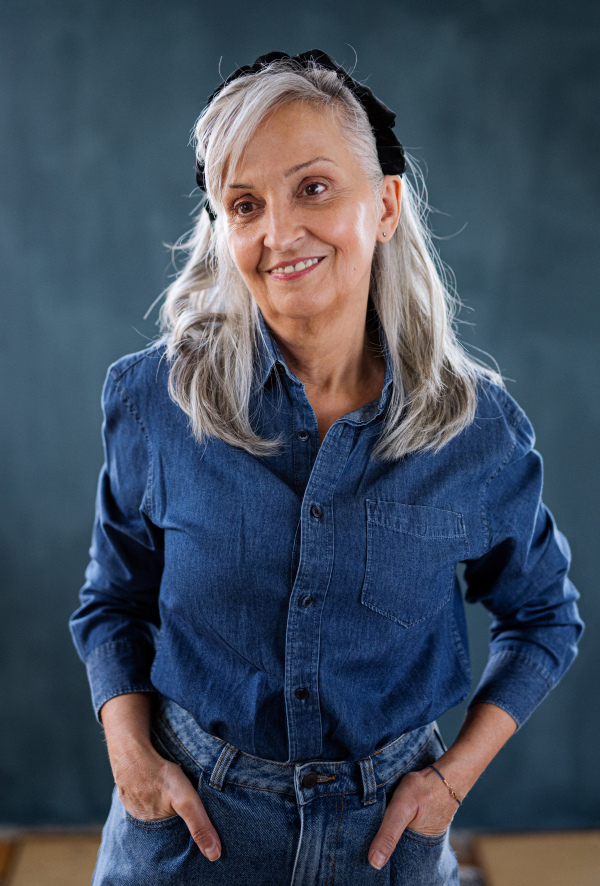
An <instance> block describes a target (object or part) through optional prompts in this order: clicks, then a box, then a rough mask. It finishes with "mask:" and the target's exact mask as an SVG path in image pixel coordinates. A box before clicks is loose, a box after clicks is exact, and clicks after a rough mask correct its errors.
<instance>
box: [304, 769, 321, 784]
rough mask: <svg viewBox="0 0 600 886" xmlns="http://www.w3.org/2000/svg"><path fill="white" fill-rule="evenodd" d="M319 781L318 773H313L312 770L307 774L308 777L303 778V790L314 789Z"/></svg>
mask: <svg viewBox="0 0 600 886" xmlns="http://www.w3.org/2000/svg"><path fill="white" fill-rule="evenodd" d="M318 780H319V776H318V775H317V773H316V772H313V771H312V770H311V771H310V772H307V773H306V775H305V776H304V777H303V779H302V787H303V788H314V786H315V785H316V783H317V782H318Z"/></svg>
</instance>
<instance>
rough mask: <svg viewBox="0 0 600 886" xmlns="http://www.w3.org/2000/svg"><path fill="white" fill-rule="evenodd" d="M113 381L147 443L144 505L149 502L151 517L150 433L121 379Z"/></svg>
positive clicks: (151, 462) (152, 503)
mask: <svg viewBox="0 0 600 886" xmlns="http://www.w3.org/2000/svg"><path fill="white" fill-rule="evenodd" d="M113 380H114V384H115V388H116V389H117V391H118V392H119V394H120V395H121V400H122V401H123V403H124V405H125V406H126V408H127V411H128V412H130V413H131V415H132V416H133V417H134V419H135V420H136V421H137V423H138V424H139V426H140V428H141V429H142V433H143V435H144V440H145V442H146V449H147V451H148V474H147V477H146V487H145V489H144V495H143V498H142V504H143V502H144V499H145V500H146V501H147V502H148V511H149V513H150V514H151V515H153V514H154V496H153V491H152V490H153V486H154V459H153V457H152V447H151V445H150V436H149V434H148V431H147V430H146V427H145V425H144V422H143V421H142V419H141V417H140V414H139V412H138V410H137V407H136V406H135V404H134V402H133V400H132V399H131V397H130V396H129V394H128V393H127V392H126V391H125V388H124V386H123V384H122V382H121V379H120V378H119V379H117V378H115V377H114V376H113Z"/></svg>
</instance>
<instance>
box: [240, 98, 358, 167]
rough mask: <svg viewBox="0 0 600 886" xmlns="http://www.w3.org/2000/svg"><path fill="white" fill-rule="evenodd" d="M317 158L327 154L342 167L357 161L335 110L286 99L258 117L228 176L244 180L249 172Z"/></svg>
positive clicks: (286, 165) (290, 165)
mask: <svg viewBox="0 0 600 886" xmlns="http://www.w3.org/2000/svg"><path fill="white" fill-rule="evenodd" d="M316 157H327V158H329V159H330V160H332V161H333V162H334V163H336V164H337V165H340V166H342V167H347V166H351V165H354V164H355V162H356V161H355V160H354V157H353V155H352V154H351V152H350V149H349V145H348V138H347V135H346V133H345V132H344V130H343V128H342V126H341V124H340V120H339V117H338V114H337V113H335V111H333V110H332V109H330V108H326V107H314V106H312V105H308V104H306V103H305V102H298V101H295V102H289V103H287V104H285V105H283V106H282V107H279V108H276V109H275V110H273V111H270V112H269V113H268V114H267V115H266V116H265V117H264V118H263V119H262V120H261V122H260V123H259V124H258V126H257V128H256V130H255V132H254V135H253V136H252V137H251V138H250V139H249V141H248V142H247V144H246V145H245V147H244V149H243V151H242V154H241V156H240V159H239V161H238V163H237V164H236V166H235V169H234V170H233V173H232V176H231V177H228V178H230V180H231V181H233V179H234V178H235V180H236V181H238V180H240V181H242V180H243V181H244V182H245V181H246V180H248V179H249V177H250V176H251V175H258V174H259V173H260V174H263V175H264V174H265V173H267V172H273V173H276V172H278V171H281V170H283V169H285V170H289V169H290V168H291V167H293V166H294V165H297V164H300V163H303V162H306V161H307V160H311V159H313V158H316ZM240 176H242V178H240Z"/></svg>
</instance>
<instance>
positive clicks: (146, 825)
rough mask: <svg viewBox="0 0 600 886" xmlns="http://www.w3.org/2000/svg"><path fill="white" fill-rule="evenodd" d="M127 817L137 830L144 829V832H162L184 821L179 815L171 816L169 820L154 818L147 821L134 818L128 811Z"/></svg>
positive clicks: (126, 812)
mask: <svg viewBox="0 0 600 886" xmlns="http://www.w3.org/2000/svg"><path fill="white" fill-rule="evenodd" d="M123 808H124V807H123ZM125 817H126V819H127V821H130V822H131V824H134V825H135V826H136V827H137V828H142V829H143V830H144V831H160V830H162V829H163V828H168V827H170V826H171V825H174V824H176V823H177V822H178V821H183V819H182V818H180V816H179V815H169V817H168V818H154V819H150V821H145V820H144V819H143V818H134V816H133V815H131V813H130V812H128V811H127V810H126V809H125Z"/></svg>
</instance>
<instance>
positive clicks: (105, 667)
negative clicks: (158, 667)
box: [85, 640, 156, 723]
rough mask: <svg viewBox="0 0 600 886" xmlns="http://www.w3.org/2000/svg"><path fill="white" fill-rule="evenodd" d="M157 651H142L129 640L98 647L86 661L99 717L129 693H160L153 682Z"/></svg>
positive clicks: (151, 648) (150, 649)
mask: <svg viewBox="0 0 600 886" xmlns="http://www.w3.org/2000/svg"><path fill="white" fill-rule="evenodd" d="M153 658H154V649H153V647H151V646H150V644H148V645H147V649H144V650H140V647H139V645H137V644H136V645H135V646H133V645H132V644H131V643H128V642H127V641H125V640H114V641H112V642H110V643H105V644H104V645H102V646H98V647H96V649H94V651H93V652H91V653H90V655H89V656H88V658H87V660H86V663H85V665H86V668H87V674H88V680H89V683H90V688H91V691H92V703H93V705H94V711H95V712H96V718H97V719H98V722H100V723H101V722H102V721H101V720H100V708H101V707H102V705H103V704H104V703H105V702H107V701H108V700H109V699H111V698H114V697H115V696H116V695H124V694H125V693H128V692H156V690H155V688H154V686H153V685H152V681H151V679H150V668H151V666H152V660H153Z"/></svg>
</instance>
